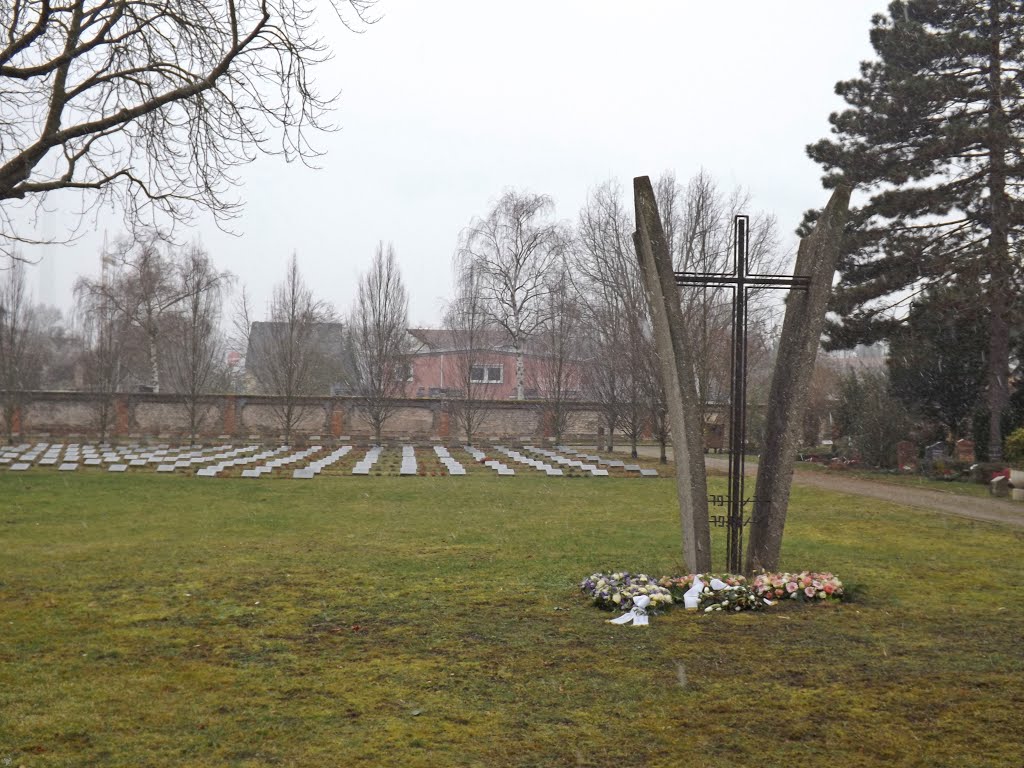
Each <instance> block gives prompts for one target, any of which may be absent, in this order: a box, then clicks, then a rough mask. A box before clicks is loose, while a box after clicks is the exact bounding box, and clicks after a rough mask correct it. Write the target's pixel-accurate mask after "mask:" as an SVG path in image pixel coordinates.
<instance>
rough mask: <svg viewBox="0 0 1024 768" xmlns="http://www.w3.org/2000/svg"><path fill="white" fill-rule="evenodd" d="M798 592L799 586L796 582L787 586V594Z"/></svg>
mask: <svg viewBox="0 0 1024 768" xmlns="http://www.w3.org/2000/svg"><path fill="white" fill-rule="evenodd" d="M796 590H797V586H796V582H795V581H791V582H789V583H788V584H786V591H787V592H796Z"/></svg>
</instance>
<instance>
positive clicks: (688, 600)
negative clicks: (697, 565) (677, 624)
mask: <svg viewBox="0 0 1024 768" xmlns="http://www.w3.org/2000/svg"><path fill="white" fill-rule="evenodd" d="M703 591H704V582H703V581H701V580H700V578H699V577H697V576H695V577H694V579H693V584H692V585H691V586H690V588H689V589H688V590H686V592H685V593H683V607H684V608H686V610H688V611H695V610H697V606H698V605H699V604H700V593H701V592H703Z"/></svg>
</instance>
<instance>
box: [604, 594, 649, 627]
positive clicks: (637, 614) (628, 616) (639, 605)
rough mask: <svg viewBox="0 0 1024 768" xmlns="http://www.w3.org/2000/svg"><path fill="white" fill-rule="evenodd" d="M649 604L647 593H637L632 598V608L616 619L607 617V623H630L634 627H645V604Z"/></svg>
mask: <svg viewBox="0 0 1024 768" xmlns="http://www.w3.org/2000/svg"><path fill="white" fill-rule="evenodd" d="M650 604H651V598H650V597H649V596H648V595H637V596H636V597H634V598H633V610H631V611H630V612H629V613H624V614H622V615H621V616H619V618H617V619H608V623H609V624H629V623H632V624H633V626H634V627H646V626H648V623H647V606H649V605H650Z"/></svg>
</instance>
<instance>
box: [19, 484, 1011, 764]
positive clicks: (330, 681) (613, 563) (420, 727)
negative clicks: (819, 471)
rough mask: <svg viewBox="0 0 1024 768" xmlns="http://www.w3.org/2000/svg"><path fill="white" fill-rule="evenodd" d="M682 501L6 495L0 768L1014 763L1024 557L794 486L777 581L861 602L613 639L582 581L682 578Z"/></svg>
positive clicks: (609, 488) (982, 532)
mask: <svg viewBox="0 0 1024 768" xmlns="http://www.w3.org/2000/svg"><path fill="white" fill-rule="evenodd" d="M716 483H718V484H720V483H721V481H720V480H715V481H713V487H715V486H714V484H716ZM674 493H675V488H674V483H673V482H672V481H670V480H664V479H662V480H654V481H649V482H634V481H628V480H624V479H622V480H619V479H615V478H594V479H590V480H587V481H583V482H566V481H565V480H564V479H558V478H543V477H532V476H524V477H516V478H498V477H490V476H486V475H476V476H468V477H465V478H432V477H417V478H370V479H367V478H358V479H357V478H340V477H321V478H319V479H317V480H315V481H312V482H262V481H251V480H233V479H224V480H203V479H197V478H189V477H178V476H156V475H151V474H147V475H133V476H122V477H113V476H108V475H105V474H103V475H100V474H93V475H84V474H83V475H76V476H66V475H57V474H56V473H46V472H42V471H40V472H33V473H25V474H23V475H13V474H12V475H8V474H4V475H2V476H0V530H2V532H3V533H2V543H3V552H4V567H3V571H2V573H0V622H2V623H0V626H2V627H3V631H4V639H3V642H2V643H0V713H2V714H0V759H4V758H10V760H11V764H12V765H25V766H46V765H52V766H58V765H59V766H64V765H68V766H71V765H76V766H77V765H89V766H140V765H147V766H181V765H189V766H207V765H209V766H222V765H231V766H263V765H289V766H318V765H325V766H326V765H331V766H334V765H339V766H341V765H344V766H350V765H368V766H371V765H372V766H378V765H380V766H568V765H584V766H611V765H615V766H722V765H730V766H745V765H758V766H797V765H801V766H802V765H826V764H828V765H841V766H875V765H886V766H930V767H931V766H957V767H958V768H962V767H969V766H1003V765H1005V766H1011V765H1018V764H1019V760H1020V755H1021V753H1022V748H1024V731H1022V730H1021V728H1020V727H1019V719H1020V715H1021V710H1022V698H1021V691H1022V690H1024V656H1022V654H1021V653H1020V645H1019V643H1020V638H1021V637H1022V636H1024V611H1022V610H1021V600H1022V597H1024V590H1022V588H1021V586H1020V585H1021V584H1022V583H1024V558H1022V554H1024V546H1022V542H1024V537H1022V535H1021V533H1020V532H1018V531H1017V530H1015V529H1010V528H1007V527H1001V526H998V525H993V524H986V523H978V522H972V521H969V520H962V519H958V518H954V517H949V516H943V515H938V514H930V513H927V512H922V511H919V510H910V509H906V508H902V507H898V506H895V505H892V504H887V503H880V502H877V501H873V500H866V499H862V498H858V497H852V496H842V495H837V494H831V493H826V492H822V491H817V490H811V489H803V488H795V489H794V492H793V501H792V506H791V511H790V520H789V525H788V526H787V535H786V540H785V546H784V557H783V563H782V565H783V567H784V568H786V569H790V570H802V569H805V568H807V569H813V570H831V571H834V572H835V573H837V574H838V575H839V576H840V578H842V579H844V580H845V581H846V582H847V584H848V586H850V587H851V588H852V590H853V594H854V597H855V600H854V601H853V602H850V603H843V604H834V605H821V606H813V607H805V608H800V607H797V606H792V607H791V606H786V605H782V606H779V607H777V608H775V609H772V610H768V611H765V612H762V613H736V614H732V615H721V614H717V615H713V616H695V615H690V614H686V613H685V612H683V611H681V610H679V611H673V612H671V613H668V614H666V615H664V616H658V617H655V618H654V619H653V621H652V625H651V626H650V627H649V628H647V629H646V630H645V629H634V628H630V627H616V626H611V625H609V624H606V623H605V622H604V621H603V620H604V619H606V618H609V614H605V613H602V612H600V611H598V610H596V609H595V608H593V607H592V606H591V605H589V604H588V602H587V600H586V599H585V598H583V596H582V595H580V594H579V592H578V589H577V583H578V582H579V580H581V579H582V578H584V577H585V576H587V575H589V574H590V573H592V572H594V571H599V570H611V569H631V570H638V571H646V572H647V573H650V574H657V575H661V574H672V573H679V572H681V570H682V568H681V566H680V565H679V562H678V557H679V556H678V552H679V549H680V547H679V545H678V524H677V521H676V511H675V501H674V498H675V496H674ZM715 533H716V536H717V535H718V534H719V533H720V531H718V530H716V531H715ZM715 547H716V556H717V558H718V560H720V559H721V557H720V555H721V552H720V550H721V548H722V542H721V541H720V540H718V539H717V538H716V541H715Z"/></svg>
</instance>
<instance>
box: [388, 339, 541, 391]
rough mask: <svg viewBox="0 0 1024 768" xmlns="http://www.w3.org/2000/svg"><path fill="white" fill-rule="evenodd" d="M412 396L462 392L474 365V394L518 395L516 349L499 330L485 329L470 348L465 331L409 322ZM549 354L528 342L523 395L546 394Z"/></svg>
mask: <svg viewBox="0 0 1024 768" xmlns="http://www.w3.org/2000/svg"><path fill="white" fill-rule="evenodd" d="M409 337H410V342H411V349H412V354H411V356H410V367H411V372H410V373H411V379H410V382H409V387H408V392H409V396H410V397H461V396H463V394H464V393H463V392H462V391H461V389H462V387H463V385H464V382H465V366H467V365H468V366H469V367H470V373H471V375H472V377H473V379H472V381H473V383H474V384H476V385H479V387H478V389H477V392H476V396H477V397H480V398H481V399H486V400H512V399H515V397H516V353H515V350H514V349H513V348H512V346H511V345H510V344H509V342H508V338H507V336H505V334H504V333H500V332H491V333H486V334H481V336H480V339H479V341H478V344H477V348H476V349H473V350H472V351H470V350H469V346H470V345H469V344H468V343H466V339H465V336H464V335H460V333H459V332H458V331H449V330H445V329H439V328H410V329H409ZM545 359H546V358H545V357H544V356H543V355H541V354H539V353H538V352H537V350H536V349H533V348H531V347H527V348H526V350H524V354H523V368H524V374H525V375H524V377H523V383H524V396H525V397H526V399H536V398H538V397H542V396H543V395H544V392H543V391H542V390H543V389H544V384H543V382H544V379H545V376H544V374H545V371H544V361H545Z"/></svg>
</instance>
